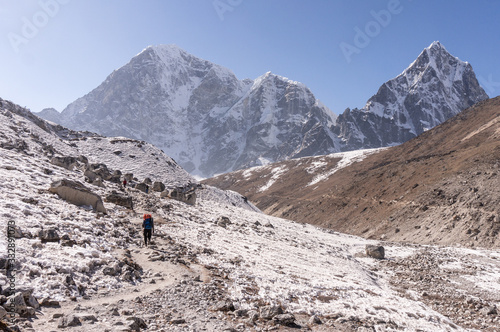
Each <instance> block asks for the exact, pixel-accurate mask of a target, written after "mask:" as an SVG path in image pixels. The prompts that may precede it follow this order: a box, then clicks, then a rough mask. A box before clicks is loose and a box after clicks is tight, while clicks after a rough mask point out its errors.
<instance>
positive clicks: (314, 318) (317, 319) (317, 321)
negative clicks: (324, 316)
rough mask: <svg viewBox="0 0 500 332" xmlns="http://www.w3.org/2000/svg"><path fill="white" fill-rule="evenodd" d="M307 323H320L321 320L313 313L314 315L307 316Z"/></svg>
mask: <svg viewBox="0 0 500 332" xmlns="http://www.w3.org/2000/svg"><path fill="white" fill-rule="evenodd" d="M308 324H309V325H320V324H322V321H321V319H320V318H319V317H318V316H316V315H314V316H311V318H309V321H308Z"/></svg>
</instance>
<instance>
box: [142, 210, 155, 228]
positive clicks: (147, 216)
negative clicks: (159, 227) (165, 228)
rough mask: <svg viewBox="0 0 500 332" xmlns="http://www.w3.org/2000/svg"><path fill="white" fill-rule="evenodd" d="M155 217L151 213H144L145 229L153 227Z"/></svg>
mask: <svg viewBox="0 0 500 332" xmlns="http://www.w3.org/2000/svg"><path fill="white" fill-rule="evenodd" d="M152 221H153V217H151V215H150V214H147V213H145V214H144V221H143V225H144V228H145V229H151V228H152V227H153V222H152Z"/></svg>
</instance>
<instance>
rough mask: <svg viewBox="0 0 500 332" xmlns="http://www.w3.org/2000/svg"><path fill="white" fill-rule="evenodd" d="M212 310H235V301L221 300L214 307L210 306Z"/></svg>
mask: <svg viewBox="0 0 500 332" xmlns="http://www.w3.org/2000/svg"><path fill="white" fill-rule="evenodd" d="M210 310H212V311H224V312H227V311H234V305H233V302H232V301H230V300H224V301H219V302H217V303H216V304H215V305H213V306H212V307H210Z"/></svg>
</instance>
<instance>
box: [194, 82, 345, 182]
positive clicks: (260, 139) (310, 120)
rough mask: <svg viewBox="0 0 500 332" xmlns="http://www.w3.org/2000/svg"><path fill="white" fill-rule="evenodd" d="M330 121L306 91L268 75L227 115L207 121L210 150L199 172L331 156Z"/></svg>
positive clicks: (296, 85) (332, 146) (294, 84)
mask: <svg viewBox="0 0 500 332" xmlns="http://www.w3.org/2000/svg"><path fill="white" fill-rule="evenodd" d="M332 115H333V114H331V113H330V112H329V111H328V110H327V109H326V108H325V107H324V106H321V105H320V104H319V103H318V101H317V100H316V99H315V97H314V95H313V94H312V93H311V91H310V90H309V89H308V88H307V87H305V86H304V85H302V84H300V83H298V82H294V81H290V80H288V79H286V78H283V77H280V76H276V75H273V74H271V73H266V74H265V75H263V76H261V77H259V78H258V79H256V80H255V82H254V84H253V85H252V87H251V89H250V91H249V92H248V93H247V95H246V96H245V97H244V98H242V99H241V100H239V101H238V103H236V104H235V105H234V106H233V107H232V108H231V109H230V110H229V111H228V112H227V113H226V114H225V115H223V116H222V117H221V118H212V119H210V121H208V123H207V125H206V130H207V134H208V135H207V138H206V139H207V140H206V142H208V143H209V144H208V146H209V147H210V149H209V150H208V151H209V153H208V155H207V159H206V161H205V164H204V165H202V166H201V170H202V171H204V172H205V173H210V172H212V173H222V172H224V171H227V170H228V169H242V168H248V167H251V166H257V165H262V164H266V163H269V162H274V161H278V160H286V159H289V158H294V157H298V156H301V155H311V154H317V153H329V152H332V151H334V150H335V149H336V148H337V147H336V145H338V143H337V142H336V141H335V138H334V137H333V136H332V135H331V133H330V129H329V128H330V127H331V126H333V116H332Z"/></svg>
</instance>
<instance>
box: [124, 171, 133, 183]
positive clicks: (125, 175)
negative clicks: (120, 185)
mask: <svg viewBox="0 0 500 332" xmlns="http://www.w3.org/2000/svg"><path fill="white" fill-rule="evenodd" d="M123 177H124V178H125V180H127V182H130V181H132V180H133V179H134V174H132V173H125V174H124V175H123Z"/></svg>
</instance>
